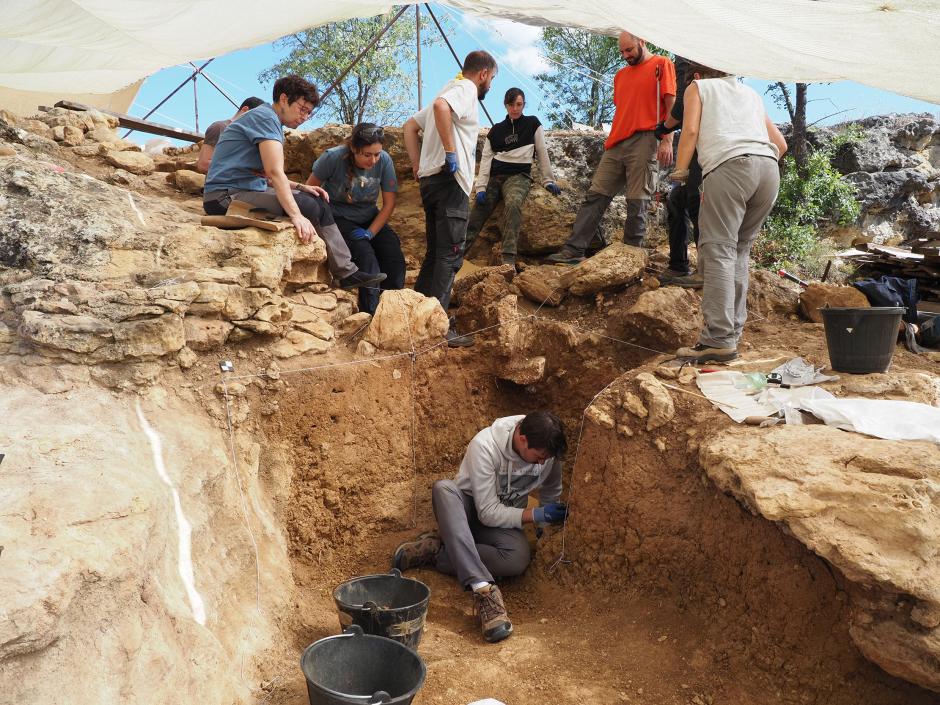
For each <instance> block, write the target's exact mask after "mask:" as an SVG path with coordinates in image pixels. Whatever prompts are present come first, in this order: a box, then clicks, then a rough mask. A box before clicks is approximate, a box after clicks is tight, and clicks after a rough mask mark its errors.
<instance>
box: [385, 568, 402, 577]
mask: <svg viewBox="0 0 940 705" xmlns="http://www.w3.org/2000/svg"><path fill="white" fill-rule="evenodd" d="M388 574H389V575H394V576H395V577H396V578H400V577H401V571H400V570H398V568H392V569H391V570H390V571H388Z"/></svg>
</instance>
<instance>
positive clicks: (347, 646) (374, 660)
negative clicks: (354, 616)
mask: <svg viewBox="0 0 940 705" xmlns="http://www.w3.org/2000/svg"><path fill="white" fill-rule="evenodd" d="M300 668H301V670H302V671H303V672H304V678H305V679H306V680H307V697H308V698H309V700H310V705H365V704H366V703H369V704H373V703H386V705H409V703H411V701H412V700H414V697H415V695H416V694H417V692H418V691H419V690H420V689H421V686H422V685H424V678H425V676H426V675H427V668H426V667H425V665H424V661H422V660H421V657H420V656H418V654H416V653H415V652H414V651H412V650H411V649H409V648H408V647H407V646H404V645H403V644H399V643H398V642H395V641H392V640H391V639H386V638H385V637H381V636H373V635H371V634H363V633H362V628H361V627H358V626H356V625H353V626H351V627H349V628H348V629H347V630H346V632H345V633H344V634H339V635H337V636H328V637H326V638H325V639H320V641H315V642H313V643H312V644H311V645H310V646H308V647H307V648H306V650H305V651H304V655H303V657H301V659H300Z"/></svg>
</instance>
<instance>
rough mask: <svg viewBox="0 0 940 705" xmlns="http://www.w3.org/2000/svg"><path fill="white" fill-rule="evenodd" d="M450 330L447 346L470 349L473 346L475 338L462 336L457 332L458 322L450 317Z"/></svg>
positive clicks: (448, 331)
mask: <svg viewBox="0 0 940 705" xmlns="http://www.w3.org/2000/svg"><path fill="white" fill-rule="evenodd" d="M449 320H450V328H448V329H447V345H448V346H449V347H451V348H469V347H470V346H471V345H473V336H470V335H460V333H458V332H457V321H456V320H455V319H454V317H453V316H450V317H449Z"/></svg>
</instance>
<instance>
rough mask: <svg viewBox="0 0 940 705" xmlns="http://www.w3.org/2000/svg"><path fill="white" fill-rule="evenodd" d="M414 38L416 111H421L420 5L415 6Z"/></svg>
mask: <svg viewBox="0 0 940 705" xmlns="http://www.w3.org/2000/svg"><path fill="white" fill-rule="evenodd" d="M415 37H416V38H417V47H416V51H417V57H418V110H419V111H420V110H421V5H420V4H416V5H415Z"/></svg>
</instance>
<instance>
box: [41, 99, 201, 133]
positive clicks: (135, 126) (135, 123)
mask: <svg viewBox="0 0 940 705" xmlns="http://www.w3.org/2000/svg"><path fill="white" fill-rule="evenodd" d="M55 107H57V108H67V109H68V110H79V111H84V110H97V111H98V112H101V113H104V114H105V115H111V116H113V117H116V118H117V119H118V122H119V123H120V125H121V127H127V128H130V129H131V130H137V131H138V132H147V133H149V134H151V135H160V136H161V137H172V138H173V139H176V140H183V141H184V142H201V141H202V138H203V135H200V134H198V133H196V132H189V131H187V130H177V129H175V128H173V127H170V126H169V125H161V124H160V123H159V122H151V121H150V120H141V119H140V118H135V117H131V116H130V115H125V114H124V113H117V112H114V111H113V110H102V109H101V108H96V107H94V106H92V105H85V104H84V103H76V102H75V101H72V100H60V101H59V102H58V103H56V104H55Z"/></svg>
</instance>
